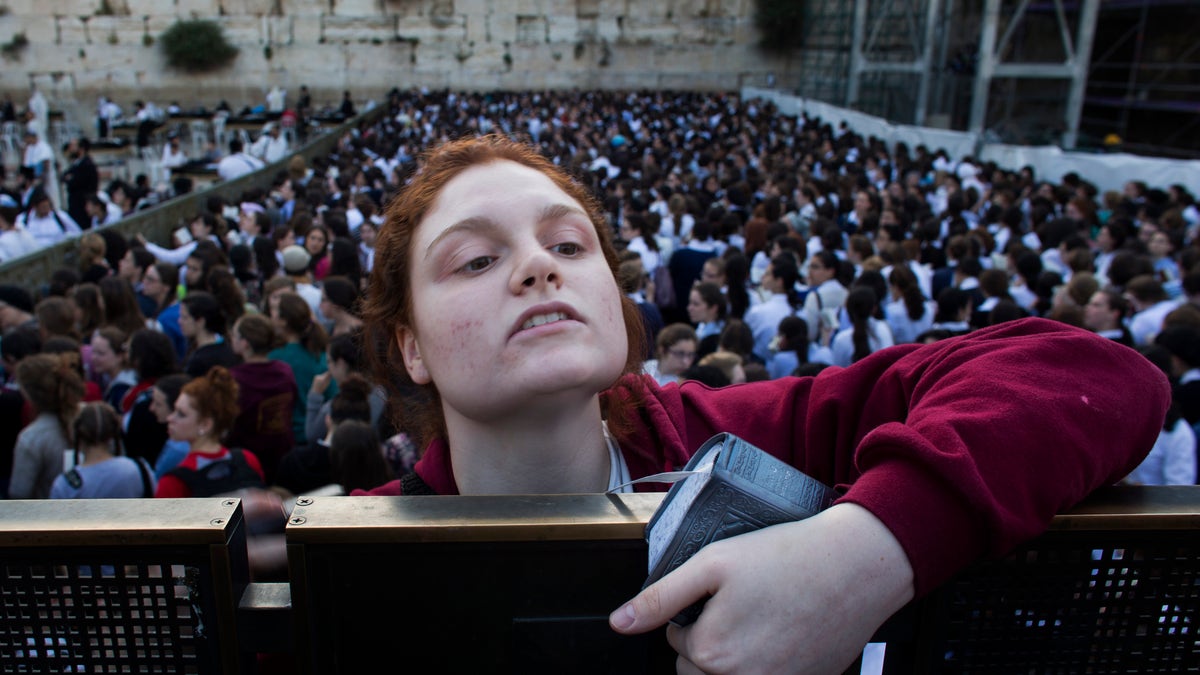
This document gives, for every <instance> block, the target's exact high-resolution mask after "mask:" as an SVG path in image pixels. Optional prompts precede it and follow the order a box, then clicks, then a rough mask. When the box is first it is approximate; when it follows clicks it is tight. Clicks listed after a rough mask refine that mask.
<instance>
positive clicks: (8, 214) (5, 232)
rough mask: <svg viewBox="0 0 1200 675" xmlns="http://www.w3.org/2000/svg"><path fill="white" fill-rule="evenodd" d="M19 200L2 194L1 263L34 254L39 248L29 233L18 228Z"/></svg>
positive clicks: (0, 202) (0, 197) (0, 209)
mask: <svg viewBox="0 0 1200 675" xmlns="http://www.w3.org/2000/svg"><path fill="white" fill-rule="evenodd" d="M19 214H20V209H19V208H18V207H17V200H15V199H13V198H12V197H10V196H8V195H6V194H0V263H4V262H8V261H9V260H12V259H14V258H20V257H21V256H23V255H26V254H28V253H33V252H34V251H36V250H37V249H38V248H39V246H38V243H37V240H35V239H34V238H33V237H32V236H31V235H30V234H29V232H27V231H25V230H23V229H21V228H19V227H17V217H18V215H19Z"/></svg>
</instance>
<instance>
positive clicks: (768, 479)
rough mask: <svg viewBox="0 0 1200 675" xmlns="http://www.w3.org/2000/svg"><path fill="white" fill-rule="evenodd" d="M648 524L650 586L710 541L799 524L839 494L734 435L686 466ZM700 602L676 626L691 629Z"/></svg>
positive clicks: (708, 446) (712, 442) (714, 442)
mask: <svg viewBox="0 0 1200 675" xmlns="http://www.w3.org/2000/svg"><path fill="white" fill-rule="evenodd" d="M684 471H685V472H690V473H691V475H688V476H687V477H686V478H684V479H683V480H681V481H679V482H676V483H675V484H674V485H672V486H671V490H670V491H669V492H668V493H667V496H666V497H665V498H663V501H662V504H661V505H660V506H659V508H658V510H657V511H655V513H654V516H653V517H652V518H651V519H650V522H649V523H647V524H646V543H647V544H648V545H649V549H650V550H649V556H648V557H649V564H648V567H649V577H648V578H647V579H646V583H645V586H649V585H650V584H652V583H654V582H655V581H657V580H658V579H660V578H662V577H663V576H664V575H666V574H667V573H669V572H670V571H671V570H673V569H675V568H676V567H679V566H680V565H682V564H683V563H684V562H685V561H687V559H688V558H691V557H692V556H693V555H695V554H696V552H697V551H699V550H700V549H701V548H702V547H704V546H706V545H708V544H709V543H711V542H714V541H718V540H721V539H726V538H728V537H733V536H736V535H739V534H742V533H744V532H749V531H751V530H757V529H759V528H763V527H769V526H771V525H777V524H779V523H786V522H791V521H796V520H802V519H804V518H807V517H809V516H812V515H815V514H817V513H820V512H821V511H822V510H824V509H826V508H828V507H829V506H830V505H831V504H832V503H833V500H835V499H837V497H838V493H837V492H836V491H835V490H833V489H832V488H830V487H829V486H827V485H825V484H824V483H822V482H820V481H818V480H816V479H814V478H812V477H811V476H808V475H807V474H805V473H804V472H802V471H800V470H799V469H796V468H794V467H792V466H789V465H788V464H786V463H784V462H782V461H780V460H778V459H776V458H775V457H772V456H771V455H770V454H768V453H766V452H764V451H763V450H761V449H760V448H757V447H755V446H753V445H751V444H750V443H747V442H746V441H744V440H742V439H741V438H739V437H737V436H734V435H733V434H717V435H716V436H713V437H712V438H710V439H709V440H708V441H707V442H706V443H705V444H704V445H702V446H701V447H700V449H699V450H697V451H696V454H695V455H693V456H692V459H691V460H690V461H689V462H688V464H687V466H686V467H684ZM702 606H703V602H699V603H696V604H695V605H693V606H691V607H689V608H687V609H685V610H684V611H683V612H680V613H679V615H677V616H676V617H675V618H674V619H673V622H674V623H676V624H679V625H681V626H682V625H687V624H689V623H691V622H693V621H695V620H696V617H697V616H699V614H700V610H701V608H702Z"/></svg>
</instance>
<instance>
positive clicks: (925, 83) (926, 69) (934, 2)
mask: <svg viewBox="0 0 1200 675" xmlns="http://www.w3.org/2000/svg"><path fill="white" fill-rule="evenodd" d="M941 4H942V3H941V2H940V0H929V5H928V6H927V7H925V44H924V45H922V49H921V65H922V68H921V84H920V87H919V88H918V89H917V110H916V114H915V115H914V116H913V117H914V119H913V124H915V125H917V126H919V127H923V126H925V114H926V110H927V109H928V105H929V80H930V78H932V77H933V37H934V32H935V31H936V29H937V17H938V12H939V11H941Z"/></svg>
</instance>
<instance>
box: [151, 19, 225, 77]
mask: <svg viewBox="0 0 1200 675" xmlns="http://www.w3.org/2000/svg"><path fill="white" fill-rule="evenodd" d="M158 42H159V44H161V45H162V48H163V53H165V54H166V56H167V65H169V66H172V67H174V68H179V69H181V70H187V71H191V72H203V71H207V70H216V69H217V68H221V67H222V66H226V65H229V63H230V62H231V61H233V60H234V59H235V58H236V57H237V55H238V48H237V47H234V46H233V45H231V44H229V41H228V40H226V39H225V33H223V32H222V31H221V27H220V26H219V25H217V23H216V22H214V21H206V20H203V19H199V20H194V21H176V22H175V23H174V25H172V26H171V27H170V28H168V29H167V30H165V31H163V34H162V35H161V36H159V39H158Z"/></svg>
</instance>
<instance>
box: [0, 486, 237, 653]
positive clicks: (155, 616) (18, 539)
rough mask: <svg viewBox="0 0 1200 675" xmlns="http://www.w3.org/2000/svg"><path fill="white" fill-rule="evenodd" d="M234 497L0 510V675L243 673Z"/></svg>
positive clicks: (14, 504) (41, 504) (33, 504)
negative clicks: (238, 628)
mask: <svg viewBox="0 0 1200 675" xmlns="http://www.w3.org/2000/svg"><path fill="white" fill-rule="evenodd" d="M245 546H246V545H245V532H244V529H243V520H242V512H241V505H240V502H239V501H238V500H236V499H193V500H184V499H178V500H174V499H156V500H145V499H142V500H138V499H130V500H119V499H93V500H40V501H39V500H29V501H20V500H16V501H8V502H5V503H4V508H3V509H0V673H68V672H69V673H186V674H198V675H206V674H208V673H214V674H215V673H222V674H224V673H238V672H247V671H248V668H247V666H248V665H252V663H253V654H242V653H240V652H239V649H238V644H239V642H238V639H237V634H236V625H235V611H236V607H237V601H238V598H239V597H240V595H241V592H242V590H243V589H244V588H245V586H246V583H247V578H248V564H247V558H246V548H245Z"/></svg>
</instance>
